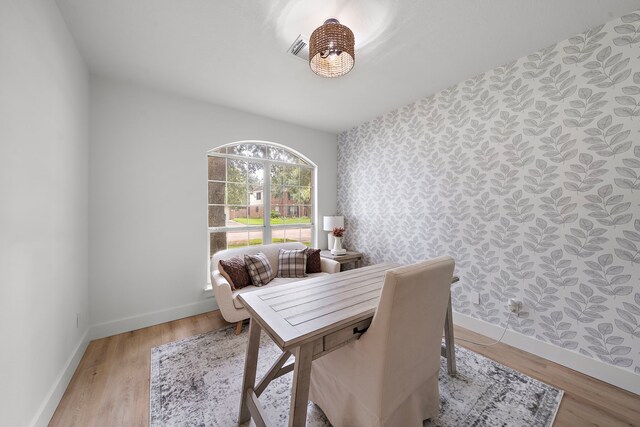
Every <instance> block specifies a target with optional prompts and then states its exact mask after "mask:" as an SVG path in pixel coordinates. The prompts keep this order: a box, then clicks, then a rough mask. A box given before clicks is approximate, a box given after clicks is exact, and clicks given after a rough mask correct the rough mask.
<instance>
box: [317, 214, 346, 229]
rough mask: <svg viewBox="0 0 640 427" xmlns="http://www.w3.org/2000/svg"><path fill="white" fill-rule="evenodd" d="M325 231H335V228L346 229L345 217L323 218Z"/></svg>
mask: <svg viewBox="0 0 640 427" xmlns="http://www.w3.org/2000/svg"><path fill="white" fill-rule="evenodd" d="M323 225H324V227H322V228H323V230H324V231H333V229H334V228H336V227H338V228H344V217H343V216H342V215H334V216H325V217H324V218H323Z"/></svg>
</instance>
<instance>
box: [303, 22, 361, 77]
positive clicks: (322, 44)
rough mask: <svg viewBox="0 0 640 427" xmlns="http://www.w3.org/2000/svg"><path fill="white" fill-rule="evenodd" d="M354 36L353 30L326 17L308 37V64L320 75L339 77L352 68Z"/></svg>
mask: <svg viewBox="0 0 640 427" xmlns="http://www.w3.org/2000/svg"><path fill="white" fill-rule="evenodd" d="M354 45H355V38H354V37H353V32H352V31H351V30H350V29H349V28H348V27H346V26H344V25H342V24H341V23H340V22H338V20H337V19H327V20H326V21H324V24H322V25H321V26H319V27H318V28H316V29H315V31H314V32H313V33H312V34H311V39H309V66H310V67H311V71H313V72H314V73H316V74H317V75H319V76H322V77H340V76H342V75H345V74H347V73H348V72H349V71H351V69H352V68H353V64H354V62H355V59H356V57H355V55H354Z"/></svg>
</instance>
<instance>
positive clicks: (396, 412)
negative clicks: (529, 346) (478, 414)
mask: <svg viewBox="0 0 640 427" xmlns="http://www.w3.org/2000/svg"><path fill="white" fill-rule="evenodd" d="M454 264H455V262H454V260H453V258H451V257H440V258H436V259H433V260H430V261H424V262H420V263H417V264H412V265H408V266H403V267H399V268H395V269H392V270H389V271H388V272H387V273H386V276H385V280H384V285H383V287H382V293H381V296H380V301H379V303H378V307H377V309H376V312H375V315H374V316H373V321H372V322H371V325H370V327H369V329H368V330H367V331H366V332H365V333H364V334H363V335H362V336H360V338H359V339H358V340H356V341H353V342H351V343H349V344H348V345H346V346H344V347H342V348H340V349H338V350H336V351H334V352H332V353H329V354H327V355H325V356H323V357H321V358H318V359H316V360H314V361H313V364H312V369H311V387H310V396H309V397H310V400H311V401H313V402H314V403H316V404H317V405H318V406H320V408H321V409H322V410H323V411H324V413H325V415H326V416H327V418H328V419H329V421H330V422H331V424H332V425H333V426H334V427H340V426H349V427H357V426H367V427H371V426H393V427H395V426H402V427H405V426H422V422H423V420H425V419H428V418H432V417H434V416H436V415H437V414H438V410H439V400H440V399H439V390H438V372H439V369H440V346H441V344H440V343H441V338H442V330H443V327H444V319H445V312H446V309H447V303H448V298H449V287H450V286H451V279H452V276H453V269H454Z"/></svg>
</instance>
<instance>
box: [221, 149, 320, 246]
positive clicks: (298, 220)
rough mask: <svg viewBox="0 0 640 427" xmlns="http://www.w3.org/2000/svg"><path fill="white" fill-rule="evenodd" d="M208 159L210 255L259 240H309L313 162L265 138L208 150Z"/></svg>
mask: <svg viewBox="0 0 640 427" xmlns="http://www.w3.org/2000/svg"><path fill="white" fill-rule="evenodd" d="M208 162H209V165H208V166H209V176H208V185H209V196H208V206H209V251H210V254H214V253H216V252H218V251H220V250H223V249H227V248H235V247H241V246H247V245H260V244H263V243H265V244H266V243H278V242H302V243H304V244H305V245H307V246H310V245H311V236H312V227H313V218H312V217H313V204H312V200H313V175H314V174H313V172H314V166H312V165H310V164H308V163H307V162H306V161H304V159H301V158H300V157H299V156H297V155H295V154H294V153H292V152H291V151H288V150H286V149H285V148H282V147H279V146H275V145H273V146H272V145H269V144H264V143H240V144H234V145H229V146H224V147H221V148H217V149H215V150H211V151H210V152H209V153H208ZM265 172H266V173H265ZM268 195H270V197H268Z"/></svg>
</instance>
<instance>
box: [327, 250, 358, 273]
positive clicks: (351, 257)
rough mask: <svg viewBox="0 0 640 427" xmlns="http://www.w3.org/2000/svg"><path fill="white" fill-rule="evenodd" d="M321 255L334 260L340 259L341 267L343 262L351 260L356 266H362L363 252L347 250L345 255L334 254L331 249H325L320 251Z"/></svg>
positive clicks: (346, 262)
mask: <svg viewBox="0 0 640 427" xmlns="http://www.w3.org/2000/svg"><path fill="white" fill-rule="evenodd" d="M320 256H321V257H322V258H328V259H332V260H334V261H338V262H339V263H340V268H341V269H342V264H348V263H350V262H352V263H354V264H355V267H356V268H360V267H361V266H362V252H351V251H347V253H346V254H344V255H332V254H331V251H328V250H324V251H320Z"/></svg>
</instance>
